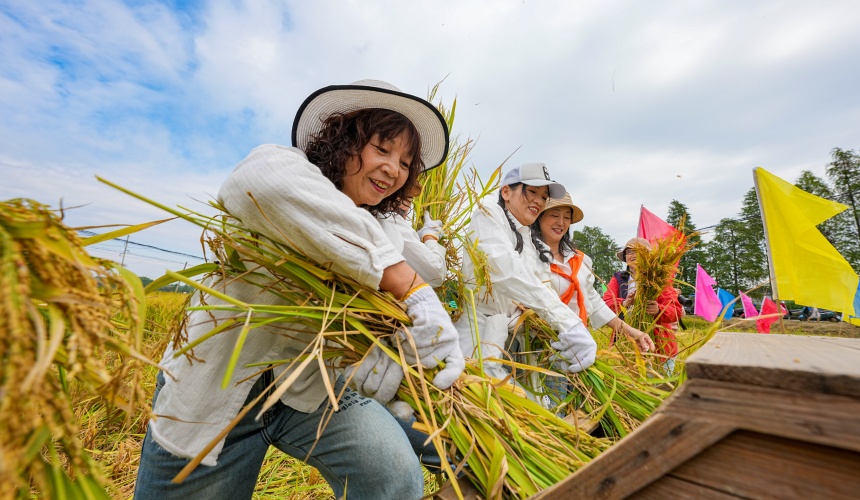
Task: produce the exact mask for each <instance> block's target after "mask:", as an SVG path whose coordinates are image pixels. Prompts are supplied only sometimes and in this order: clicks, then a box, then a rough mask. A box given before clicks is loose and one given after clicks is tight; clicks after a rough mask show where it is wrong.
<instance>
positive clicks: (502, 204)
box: [499, 182, 523, 254]
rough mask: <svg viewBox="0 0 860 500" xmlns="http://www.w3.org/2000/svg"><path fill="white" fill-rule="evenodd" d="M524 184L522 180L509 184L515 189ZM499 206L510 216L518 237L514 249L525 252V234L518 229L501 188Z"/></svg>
mask: <svg viewBox="0 0 860 500" xmlns="http://www.w3.org/2000/svg"><path fill="white" fill-rule="evenodd" d="M522 185H523V183H522V182H515V183H513V184H509V186H510V188H511V189H515V188H517V187H522ZM499 206H500V207H502V210H504V211H505V217H507V218H508V224H510V225H511V231H513V232H514V236H516V237H517V244H516V246H515V247H514V250H516V251H517V253H520V254H521V253H523V235H521V234H520V233H519V231H517V226H516V224H514V216H513V215H511V213H510V212H509V211H508V207H507V205H506V204H505V199H504V198H503V197H502V191H501V190H499Z"/></svg>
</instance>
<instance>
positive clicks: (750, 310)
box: [741, 292, 758, 318]
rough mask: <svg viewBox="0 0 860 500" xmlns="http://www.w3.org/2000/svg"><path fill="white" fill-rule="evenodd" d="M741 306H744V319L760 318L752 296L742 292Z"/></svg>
mask: <svg viewBox="0 0 860 500" xmlns="http://www.w3.org/2000/svg"><path fill="white" fill-rule="evenodd" d="M741 304H743V305H744V318H755V317H756V316H758V311H757V310H756V308H755V304H753V303H752V299H751V298H750V296H749V295H747V294H745V293H744V292H741Z"/></svg>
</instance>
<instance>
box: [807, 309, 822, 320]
mask: <svg viewBox="0 0 860 500" xmlns="http://www.w3.org/2000/svg"><path fill="white" fill-rule="evenodd" d="M809 321H821V311H819V310H818V308H817V307H813V308H812V311H810V313H809Z"/></svg>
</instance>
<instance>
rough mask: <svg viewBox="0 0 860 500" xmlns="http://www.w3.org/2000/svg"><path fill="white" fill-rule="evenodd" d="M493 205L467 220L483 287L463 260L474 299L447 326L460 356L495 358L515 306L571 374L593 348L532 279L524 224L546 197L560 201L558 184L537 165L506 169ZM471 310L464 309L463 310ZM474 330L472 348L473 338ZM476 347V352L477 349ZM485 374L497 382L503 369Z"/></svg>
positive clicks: (532, 258)
mask: <svg viewBox="0 0 860 500" xmlns="http://www.w3.org/2000/svg"><path fill="white" fill-rule="evenodd" d="M501 184H502V187H501V190H500V192H499V199H498V203H497V204H487V205H479V206H478V208H476V209H475V211H474V213H473V214H472V220H471V221H470V223H469V229H468V231H469V236H468V238H469V240H471V241H472V242H474V244H476V245H477V248H478V250H479V251H480V252H481V253H482V254H483V255H484V256H485V258H486V262H485V264H486V265H483V266H482V268H483V269H484V270H486V271H487V272H488V273H489V281H490V286H491V288H490V287H487V285H486V283H484V284H482V285H481V286H478V284H477V283H476V280H475V269H476V265H475V263H474V262H472V260H471V259H470V258H465V259H464V262H463V269H462V273H463V276H465V277H466V280H468V281H467V283H466V284H465V286H466V288H467V296H471V297H473V298H474V304H473V305H474V310H475V311H476V315H475V317H474V318H473V314H463V315H462V316H461V317H460V319H459V320H458V321H457V323H456V324H455V326H456V327H457V330H458V331H459V334H460V348H461V350H462V351H463V353H464V354H465V355H466V356H471V357H473V358H477V357H478V356H479V354H480V355H481V356H482V357H483V358H484V359H486V358H490V357H494V358H501V357H502V356H503V355H504V354H503V351H505V350H506V349H507V346H508V344H509V342H508V340H509V332H510V331H511V330H512V329H513V327H514V326H515V323H516V319H517V318H518V317H519V314H520V308H519V306H520V305H522V306H524V307H527V308H530V309H532V310H533V311H534V312H535V313H536V314H537V315H538V316H539V317H541V318H542V319H544V320H545V321H546V322H547V323H548V324H549V325H550V327H552V328H553V329H554V330H555V331H557V332H558V334H559V335H558V336H559V340H558V341H556V342H553V343H552V344H551V345H552V347H553V348H554V349H556V350H557V351H558V355H559V357H560V358H561V361H560V366H561V368H562V369H563V370H568V371H570V372H578V371H581V370H584V369H586V368H588V367H589V366H591V365H592V364H593V363H594V360H595V356H596V353H597V344H596V343H595V342H594V339H593V338H592V337H591V333H590V332H589V331H588V328H586V327H585V325H584V324H583V322H582V319H580V317H579V316H578V315H576V314H575V313H574V312H573V311H571V310H570V308H569V307H567V305H566V304H565V303H563V302H562V301H561V300H559V297H558V294H556V293H555V292H554V291H552V290H550V289H549V288H548V287H547V286H546V285H545V284H544V283H542V282H541V280H540V279H539V278H538V275H537V268H536V264H535V263H536V262H537V255H536V254H537V250H536V249H535V245H534V244H533V242H532V241H533V240H532V238H533V235H532V232H531V229H530V226H531V224H532V223H533V222H534V221H535V219H537V216H538V214H540V212H541V211H543V209H544V207H545V206H546V202H547V200H548V199H550V198H561V197H562V196H564V192H565V190H564V186H562V185H561V184H558V183H557V182H554V181H552V180H550V176H549V172H548V170H547V168H546V165H544V164H543V163H526V164H523V165H520V166H518V167H516V168H513V169H511V170H510V171H509V172H507V173H506V174H505V176H504V177H503V179H502V183H501ZM466 307H467V310H468V311H471V310H472V304H467V305H466ZM478 332H480V343H479V342H478V339H477V334H478ZM479 350H480V352H479ZM484 370H485V372H486V373H487V374H488V375H491V376H493V377H496V378H499V379H503V378H505V377H507V376H508V372H507V371H506V370H505V369H504V368H503V367H502V366H501V365H500V364H497V363H489V362H485V363H484Z"/></svg>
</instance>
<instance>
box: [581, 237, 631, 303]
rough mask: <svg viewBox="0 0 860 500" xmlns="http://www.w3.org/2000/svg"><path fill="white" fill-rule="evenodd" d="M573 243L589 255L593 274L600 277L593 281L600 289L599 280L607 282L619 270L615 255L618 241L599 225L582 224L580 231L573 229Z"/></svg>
mask: <svg viewBox="0 0 860 500" xmlns="http://www.w3.org/2000/svg"><path fill="white" fill-rule="evenodd" d="M573 244H574V246H575V247H576V248H578V249H579V250H582V251H583V252H584V253H585V255H588V256H589V257H591V260H592V263H593V268H592V269H593V271H594V274H596V275H597V276H598V277H599V278H600V279H597V280H595V283H594V285H595V287H596V288H597V289H600V280H603V281H604V282H606V283H608V282H609V279H610V278H611V277H612V274H613V273H614V272H616V271H619V270H621V266H622V264H621V261H620V260H618V257H616V256H615V252H617V251H618V248H619V245H618V243H616V242H615V240H613V239H612V237H611V236H609V235H607V234H605V233H604V232H603V231H601V230H600V228H599V227H593V226H584V227H583V228H582V230H581V231H578V230H577V231H574V232H573Z"/></svg>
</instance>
